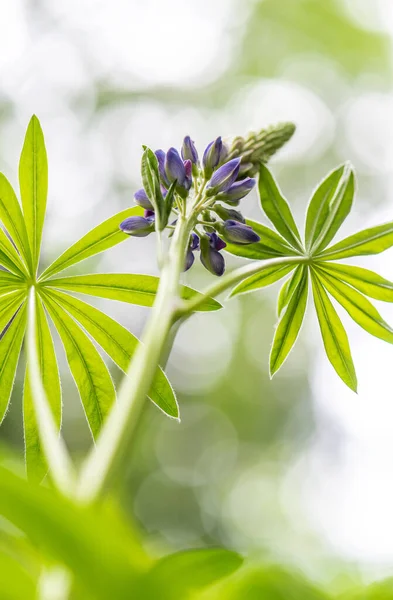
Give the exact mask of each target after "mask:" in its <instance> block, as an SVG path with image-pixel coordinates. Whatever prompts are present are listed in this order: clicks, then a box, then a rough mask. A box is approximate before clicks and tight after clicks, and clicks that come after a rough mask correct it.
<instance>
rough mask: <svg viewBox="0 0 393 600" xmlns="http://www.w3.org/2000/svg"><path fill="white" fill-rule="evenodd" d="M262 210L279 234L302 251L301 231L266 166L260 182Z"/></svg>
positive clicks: (260, 173)
mask: <svg viewBox="0 0 393 600" xmlns="http://www.w3.org/2000/svg"><path fill="white" fill-rule="evenodd" d="M258 190H259V197H260V200H261V205H262V209H263V210H264V212H265V213H266V215H267V216H268V218H269V219H270V221H271V222H272V223H273V225H274V227H275V228H276V229H277V231H278V232H279V233H281V235H282V236H283V237H284V238H285V239H286V240H287V241H288V242H289V243H290V244H291V245H292V246H293V247H294V248H295V249H296V250H299V251H302V244H301V241H300V235H299V231H298V229H297V227H296V223H295V221H294V218H293V216H292V213H291V209H290V208H289V205H288V202H287V201H286V200H285V198H284V197H283V195H282V194H281V192H280V190H279V188H278V186H277V183H276V182H275V181H274V178H273V175H272V174H271V173H270V171H269V169H268V168H267V167H266V166H265V165H263V164H262V165H261V168H260V171H259V182H258Z"/></svg>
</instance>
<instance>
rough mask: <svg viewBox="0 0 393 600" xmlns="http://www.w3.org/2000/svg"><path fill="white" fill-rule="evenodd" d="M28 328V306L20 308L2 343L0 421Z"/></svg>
mask: <svg viewBox="0 0 393 600" xmlns="http://www.w3.org/2000/svg"><path fill="white" fill-rule="evenodd" d="M25 329H26V306H25V305H23V306H22V307H20V308H19V311H18V313H17V314H16V316H15V317H14V319H13V321H12V323H11V325H10V326H9V327H8V329H7V331H6V332H5V334H4V335H3V337H2V339H1V343H0V423H1V421H2V420H3V419H4V416H5V414H6V412H7V408H8V404H9V401H10V398H11V392H12V388H13V386H14V379H15V372H16V367H17V364H18V359H19V354H20V350H21V347H22V341H23V336H24V334H25Z"/></svg>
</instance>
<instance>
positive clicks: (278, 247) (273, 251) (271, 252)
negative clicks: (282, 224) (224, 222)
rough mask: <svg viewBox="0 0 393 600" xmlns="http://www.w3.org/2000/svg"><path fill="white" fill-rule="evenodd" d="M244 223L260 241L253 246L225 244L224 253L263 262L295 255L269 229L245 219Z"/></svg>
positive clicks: (291, 249)
mask: <svg viewBox="0 0 393 600" xmlns="http://www.w3.org/2000/svg"><path fill="white" fill-rule="evenodd" d="M246 223H247V225H250V227H252V228H253V230H254V231H255V233H257V234H258V235H259V237H260V238H261V239H260V241H259V242H256V243H255V244H243V245H241V244H227V245H226V248H225V251H226V252H230V253H231V254H234V255H235V256H240V257H242V258H249V259H251V260H265V259H267V258H275V257H277V256H294V255H296V254H297V252H296V251H295V250H294V249H293V248H291V247H290V246H289V245H288V243H287V242H286V241H285V240H284V238H282V237H281V235H279V234H278V233H276V232H275V231H273V229H270V227H266V226H265V225H262V223H257V222H256V221H251V220H250V219H246Z"/></svg>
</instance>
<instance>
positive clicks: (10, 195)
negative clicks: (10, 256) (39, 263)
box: [0, 173, 32, 267]
mask: <svg viewBox="0 0 393 600" xmlns="http://www.w3.org/2000/svg"><path fill="white" fill-rule="evenodd" d="M0 221H2V222H3V224H4V226H5V228H6V229H7V231H8V233H9V234H10V236H11V238H12V240H13V242H14V244H15V246H16V247H17V248H18V250H19V252H20V253H21V255H22V256H23V258H24V260H25V262H26V264H27V265H29V266H30V267H31V264H32V259H31V252H30V246H29V238H28V235H27V230H26V225H25V220H24V217H23V214H22V210H21V207H20V204H19V202H18V199H17V197H16V195H15V192H14V190H13V189H12V186H11V184H10V182H9V181H8V179H7V178H6V177H5V176H4V175H3V174H2V173H0Z"/></svg>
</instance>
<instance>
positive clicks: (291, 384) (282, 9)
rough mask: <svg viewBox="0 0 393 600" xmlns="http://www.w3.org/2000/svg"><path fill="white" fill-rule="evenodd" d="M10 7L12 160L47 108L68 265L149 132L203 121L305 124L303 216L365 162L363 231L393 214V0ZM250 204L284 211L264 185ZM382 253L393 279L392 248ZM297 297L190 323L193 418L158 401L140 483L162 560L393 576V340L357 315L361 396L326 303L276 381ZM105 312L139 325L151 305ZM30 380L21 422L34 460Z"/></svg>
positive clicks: (265, 300) (7, 143) (179, 355)
mask: <svg viewBox="0 0 393 600" xmlns="http://www.w3.org/2000/svg"><path fill="white" fill-rule="evenodd" d="M1 12H2V19H1V20H0V170H1V171H3V172H5V173H6V174H7V176H9V177H10V180H11V182H12V183H16V181H17V173H16V166H17V164H18V154H19V151H20V147H21V143H22V139H23V135H24V130H25V127H26V126H27V122H28V119H29V118H30V116H31V114H32V113H36V114H37V115H38V116H39V118H40V120H41V123H42V126H43V128H44V132H45V136H46V143H47V149H48V154H49V167H50V194H49V204H48V210H49V212H48V221H49V224H48V226H47V227H46V236H47V237H46V239H44V257H45V260H46V261H47V262H49V261H50V259H52V258H54V257H55V256H56V255H57V254H60V253H61V252H62V250H63V249H64V248H66V246H67V245H68V244H69V243H71V242H73V241H75V240H76V239H78V237H80V236H81V235H82V234H83V233H85V232H86V231H87V230H88V229H90V228H92V227H93V226H95V225H96V224H98V223H99V222H100V221H101V220H103V219H104V218H106V217H109V216H110V215H111V214H113V213H115V212H117V211H119V210H121V209H123V208H126V207H127V206H129V205H130V204H132V196H133V192H134V191H135V190H136V189H138V188H139V187H140V176H139V161H140V151H141V144H142V143H144V144H149V145H150V146H152V147H154V148H158V147H163V148H164V149H166V148H168V147H169V146H172V145H174V146H177V147H179V146H180V145H181V141H182V138H183V136H184V135H186V134H190V135H191V136H192V137H193V138H194V139H195V140H196V142H197V144H198V145H199V147H200V148H203V147H204V146H205V145H206V144H207V143H208V142H209V141H210V140H211V139H213V138H214V137H215V136H217V135H220V134H221V135H223V136H229V137H230V136H234V135H242V134H245V133H246V132H247V131H249V130H252V129H258V128H262V127H264V126H267V125H269V124H272V123H276V122H279V121H283V120H285V121H288V120H292V121H294V122H295V123H296V125H297V133H296V135H295V137H294V138H293V140H292V141H291V142H290V144H288V146H287V147H286V148H285V149H284V150H283V151H281V152H280V154H279V155H278V156H277V157H276V158H275V159H274V161H273V163H272V167H273V170H274V173H275V174H276V175H277V177H278V179H279V181H280V183H281V185H282V188H283V190H284V192H285V193H286V195H287V197H288V199H289V201H290V203H291V206H292V207H293V210H294V212H295V214H296V216H297V218H298V219H299V222H300V223H302V222H303V214H304V209H305V206H306V203H307V201H308V198H309V196H310V193H311V191H312V189H313V187H314V186H315V185H316V184H317V182H318V180H319V178H321V177H322V176H323V175H324V174H325V173H326V172H327V171H329V170H330V169H331V168H333V167H334V166H335V165H337V164H338V163H340V162H342V161H343V160H350V161H351V162H352V163H353V164H354V166H355V168H356V171H357V175H358V195H357V203H356V208H355V210H354V213H353V215H352V216H351V218H350V219H348V221H347V222H346V224H345V226H344V233H348V232H352V231H354V230H355V229H356V227H357V226H359V225H360V226H361V227H365V226H366V225H367V224H370V225H372V224H375V223H379V222H381V220H382V221H383V220H388V219H389V220H391V218H392V206H391V201H390V196H391V195H390V191H391V188H392V185H393V176H392V173H393V171H392V164H393V163H392V157H393V118H392V108H393V101H392V98H393V96H392V83H393V79H392V75H393V69H392V66H393V62H392V57H393V54H392V35H393V7H392V4H391V2H390V0H385V1H384V2H383V1H382V0H381V1H379V2H376V0H324V1H323V2H321V1H320V0H264V1H259V0H217V1H216V2H211V1H208V0H198V1H194V2H191V1H190V2H188V1H185V0H165V1H162V0H161V1H160V0H145V1H144V2H143V3H140V2H138V1H137V0H116V1H114V2H111V3H108V2H105V1H104V0H97V1H95V2H92V1H89V0H70V1H68V2H66V3H65V2H53V1H51V0H14V1H13V2H12V3H4V5H2V6H1ZM243 212H244V213H245V214H246V215H247V216H249V217H251V218H254V219H257V220H263V217H262V215H261V214H260V211H259V209H258V206H257V202H256V195H251V196H250V197H249V198H247V201H246V202H245V206H244V211H243ZM153 245H154V240H153V239H151V238H146V239H143V240H132V239H130V240H128V239H127V240H126V241H125V242H124V243H123V244H121V245H120V246H118V247H116V248H114V249H112V250H111V251H109V252H108V253H106V254H105V256H103V257H98V258H96V259H95V262H93V263H92V264H91V265H90V266H91V268H92V269H94V270H96V271H102V272H106V271H113V272H141V273H157V267H156V264H155V254H154V248H153ZM227 262H228V268H230V266H231V265H233V264H235V262H238V260H237V259H235V258H233V257H228V261H227ZM369 264H370V263H369ZM373 264H374V266H377V267H378V268H379V270H380V271H381V272H382V274H383V275H385V276H386V277H390V278H392V277H393V268H392V266H391V255H390V254H389V253H387V254H386V257H385V255H384V257H383V258H378V259H376V260H374V263H373ZM81 268H82V267H81ZM83 268H84V269H85V270H86V269H87V268H88V267H87V266H85V265H84V266H83ZM80 272H85V271H80ZM209 280H210V275H209V274H207V273H206V271H204V270H203V268H202V267H200V266H198V267H197V268H195V269H193V270H192V271H191V272H190V273H188V274H186V275H185V276H184V282H185V283H187V284H189V285H192V286H194V287H197V288H198V289H202V287H203V286H204V285H205V284H206V283H207V282H208V281H209ZM276 294H277V288H276V287H275V286H274V287H273V288H272V289H269V290H267V291H266V292H264V293H257V294H255V295H248V296H246V297H243V298H240V299H236V300H233V301H231V302H230V303H229V304H228V306H227V308H226V310H225V311H222V312H219V313H212V314H202V315H197V316H194V317H193V319H191V320H190V321H189V322H188V323H187V324H186V326H185V327H184V328H183V329H182V330H181V331H180V333H179V334H178V336H177V339H176V343H175V346H174V350H173V353H172V355H171V358H170V360H169V363H168V367H167V372H168V375H169V377H170V379H171V381H172V383H173V385H174V387H175V389H176V390H177V392H178V395H179V402H180V407H181V414H182V422H181V424H180V425H179V424H177V423H174V422H171V421H169V420H167V419H166V418H165V417H164V416H163V415H162V414H161V413H159V412H158V411H157V409H155V408H154V406H152V405H146V409H145V411H144V414H143V419H142V421H141V423H140V426H139V429H138V434H137V439H136V440H135V444H134V449H133V455H132V456H130V463H129V473H128V476H127V479H126V480H125V481H119V482H118V483H119V489H120V491H121V495H122V499H123V503H124V505H125V506H126V507H127V511H129V513H130V514H134V515H135V518H136V520H137V522H138V524H139V526H140V527H141V529H142V531H143V532H144V540H145V542H144V543H145V545H146V547H147V548H149V549H150V550H151V551H152V552H153V553H155V554H157V555H161V554H164V553H165V552H167V551H168V549H172V550H173V549H182V548H186V547H190V546H192V547H203V546H205V545H214V544H218V545H224V546H227V547H230V548H233V549H236V550H239V551H241V552H246V553H248V554H250V555H252V556H254V555H255V556H257V557H264V558H265V557H266V558H268V559H271V560H274V561H278V562H282V563H283V564H291V565H295V566H297V567H299V568H301V569H302V570H303V571H305V572H306V573H307V574H308V575H310V576H312V577H315V578H317V579H321V580H323V581H329V582H330V583H331V582H333V584H334V585H336V587H337V589H343V590H345V589H346V586H347V584H348V583H349V582H350V580H351V578H352V577H354V578H357V577H358V574H359V572H360V573H361V574H362V577H364V579H365V580H369V579H371V580H372V579H374V578H378V577H380V576H382V575H385V574H389V573H391V572H392V568H391V564H392V561H393V517H392V511H391V506H392V502H393V483H391V481H390V480H392V477H391V473H392V465H393V441H392V439H393V436H392V435H391V432H392V428H393V418H392V417H393V408H392V407H393V401H392V398H391V389H392V386H391V380H390V377H389V369H391V367H390V361H391V358H392V351H391V349H390V348H389V347H387V346H386V347H385V346H382V344H380V343H379V342H378V343H377V342H376V343H375V345H373V344H374V342H373V341H370V340H368V338H366V337H365V336H366V334H364V335H363V333H362V332H359V331H358V330H357V329H355V326H351V325H349V334H350V339H351V340H352V341H353V351H354V352H353V353H354V358H355V363H356V364H357V366H358V368H359V367H360V368H359V375H360V393H359V396H358V397H355V396H354V395H353V394H351V393H350V392H348V391H347V390H345V389H343V384H341V382H339V381H338V380H337V381H336V379H335V374H334V372H333V370H332V369H331V367H330V365H329V364H327V361H326V359H325V358H324V357H323V353H322V343H321V341H320V339H319V332H318V329H317V324H316V322H315V320H314V319H313V317H311V316H309V318H308V319H306V321H307V322H306V325H305V326H304V328H303V330H302V335H301V337H300V340H299V341H298V343H297V346H296V350H295V352H294V353H292V354H291V356H290V358H289V360H288V361H287V363H286V364H285V366H284V368H283V369H282V370H281V371H280V373H279V374H278V375H277V376H276V378H275V379H274V380H273V381H269V376H268V372H267V359H268V353H269V348H270V343H271V339H272V334H273V331H274V324H275V320H276V315H275V306H274V301H275V297H276ZM96 305H97V306H102V307H104V308H105V310H106V311H107V312H108V313H109V314H111V315H112V316H114V317H116V318H118V319H119V320H120V321H121V322H122V323H123V324H124V325H126V326H127V327H129V328H130V329H131V331H132V332H133V333H136V334H140V332H141V330H142V328H143V325H144V322H145V320H146V318H147V316H148V309H143V308H140V307H130V306H129V305H125V306H123V305H121V304H117V303H115V302H112V303H111V302H109V301H98V300H97V301H96ZM384 314H385V315H386V316H387V318H388V319H389V316H390V317H391V318H392V317H393V312H392V314H391V315H389V309H386V307H384ZM344 321H345V323H346V324H347V325H348V321H347V320H346V319H345V318H344ZM61 366H62V368H63V370H64V371H66V363H65V360H63V364H62V365H61ZM113 374H114V377H115V379H116V380H117V381H118V379H119V376H120V375H119V373H117V372H114V373H113ZM65 375H66V376H65V378H64V381H65V382H66V383H65V387H64V390H63V393H64V398H63V400H64V412H65V417H64V435H65V438H66V441H67V443H68V445H69V447H70V449H71V450H72V453H73V455H74V456H75V457H76V458H77V459H78V458H80V457H81V456H82V455H83V453H84V452H85V451H86V449H87V448H88V446H89V444H90V443H91V440H90V438H89V433H88V427H87V425H86V422H85V420H84V417H83V414H82V410H81V408H80V407H79V404H78V402H77V397H76V392H75V389H74V384H73V381H72V379H71V376H70V375H69V374H68V379H67V374H65ZM21 376H22V370H21V372H20V377H19V379H18V381H17V385H16V388H15V390H14V394H13V403H12V407H11V410H10V414H9V415H8V418H7V419H6V421H5V422H4V424H3V426H2V431H1V438H2V440H3V441H6V442H7V443H9V444H10V445H11V446H12V447H15V448H16V449H17V451H18V452H19V453H20V454H22V448H23V439H22V421H21V410H20V408H21V386H22V380H21ZM343 573H345V575H343ZM381 597H382V596H381Z"/></svg>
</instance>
